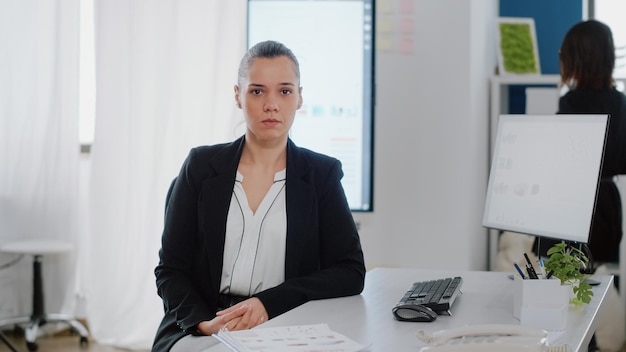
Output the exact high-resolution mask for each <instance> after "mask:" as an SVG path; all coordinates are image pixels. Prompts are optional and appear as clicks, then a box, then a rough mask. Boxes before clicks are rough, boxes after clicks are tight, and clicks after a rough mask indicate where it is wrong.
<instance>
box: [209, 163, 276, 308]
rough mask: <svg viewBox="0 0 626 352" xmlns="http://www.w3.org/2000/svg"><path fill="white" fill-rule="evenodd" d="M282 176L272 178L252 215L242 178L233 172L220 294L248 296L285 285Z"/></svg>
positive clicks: (239, 174)
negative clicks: (234, 177)
mask: <svg viewBox="0 0 626 352" xmlns="http://www.w3.org/2000/svg"><path fill="white" fill-rule="evenodd" d="M286 175H287V172H286V170H285V169H283V170H282V171H279V172H277V173H276V175H274V184H273V185H272V187H270V189H269V191H268V192H267V194H266V195H265V197H264V198H263V200H262V201H261V204H259V207H258V209H257V211H256V213H253V212H252V210H251V209H250V206H249V205H248V199H247V198H246V193H245V192H244V189H243V186H242V181H243V175H242V174H241V173H239V171H237V177H236V179H235V187H234V189H233V196H232V199H231V202H230V208H229V210H228V218H227V220H226V242H225V244H224V265H223V268H222V282H221V287H220V293H223V294H231V295H238V296H251V295H253V294H255V293H258V292H260V291H263V290H265V289H268V288H271V287H274V286H277V285H278V284H280V283H282V282H283V281H285V248H286V238H287V207H286V203H285V178H286Z"/></svg>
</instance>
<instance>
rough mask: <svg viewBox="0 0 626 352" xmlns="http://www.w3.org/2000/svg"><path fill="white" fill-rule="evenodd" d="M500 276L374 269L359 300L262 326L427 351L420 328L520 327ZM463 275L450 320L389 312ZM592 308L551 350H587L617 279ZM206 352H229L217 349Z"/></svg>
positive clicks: (314, 307) (599, 290)
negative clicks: (415, 290)
mask: <svg viewBox="0 0 626 352" xmlns="http://www.w3.org/2000/svg"><path fill="white" fill-rule="evenodd" d="M507 275H508V274H507V273H502V272H474V271H473V272H470V271H467V272H464V271H461V272H459V271H434V270H420V269H389V268H376V269H373V270H371V271H369V272H368V273H367V276H366V280H365V290H364V291H363V293H362V294H361V295H358V296H352V297H344V298H335V299H327V300H320V301H311V302H308V303H306V304H304V305H302V306H300V307H297V308H296V309H293V310H291V311H289V312H287V313H285V314H283V315H280V316H278V317H276V318H274V319H271V320H270V321H268V322H266V323H264V324H262V325H260V327H272V326H286V325H306V324H317V323H327V324H328V325H329V327H330V328H331V329H332V330H334V331H337V332H338V333H341V334H344V335H346V336H348V337H350V338H352V339H353V340H355V341H357V342H359V343H361V344H364V345H369V344H371V346H372V351H373V352H388V351H394V352H403V351H407V352H409V351H410V352H416V351H419V349H420V348H421V347H422V346H424V345H423V344H422V342H421V341H420V340H418V338H417V337H416V336H415V332H416V331H417V330H418V329H427V330H429V331H437V330H440V329H449V328H454V327H459V326H464V325H468V324H492V323H502V324H519V321H518V320H517V319H515V318H514V317H513V280H510V279H509V278H508V277H507ZM451 276H461V277H463V286H462V289H461V291H462V292H463V295H462V296H460V297H459V298H457V301H456V302H455V304H454V306H453V307H452V316H439V317H438V318H437V320H435V321H434V322H432V323H410V322H399V321H397V320H395V319H394V318H393V315H392V313H391V308H392V307H393V306H394V305H395V304H396V303H397V301H398V300H399V299H400V297H401V296H402V294H403V293H404V291H406V290H407V289H408V288H409V287H410V285H411V283H413V282H414V281H422V280H428V279H438V278H442V277H451ZM597 279H599V280H600V281H601V284H600V285H599V286H595V287H594V289H593V291H594V297H593V299H592V301H591V303H590V304H588V305H585V306H584V307H582V308H570V311H569V316H568V321H567V328H566V330H565V331H563V332H550V333H549V338H551V339H552V338H556V340H555V341H550V344H551V345H557V344H563V343H568V344H569V345H570V346H571V347H572V350H573V351H586V349H587V346H588V345H589V341H590V340H591V336H592V335H593V332H594V331H595V328H596V326H597V323H598V321H597V319H596V317H597V315H598V312H599V310H600V309H601V308H602V304H603V302H604V298H605V295H606V293H607V289H608V287H609V284H610V283H612V281H613V276H599V277H597ZM208 351H211V352H218V351H223V352H227V351H230V350H229V349H228V348H227V347H225V346H223V345H221V344H220V345H217V346H214V347H212V348H210V349H209V350H208Z"/></svg>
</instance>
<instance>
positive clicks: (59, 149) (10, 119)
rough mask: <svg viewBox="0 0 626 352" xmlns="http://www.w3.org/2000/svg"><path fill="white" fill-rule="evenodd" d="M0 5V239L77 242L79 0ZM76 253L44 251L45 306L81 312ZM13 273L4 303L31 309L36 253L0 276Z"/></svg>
mask: <svg viewBox="0 0 626 352" xmlns="http://www.w3.org/2000/svg"><path fill="white" fill-rule="evenodd" d="M0 5H1V7H0V43H1V44H0V169H1V170H2V172H0V242H6V241H10V240H15V239H30V238H35V237H42V238H47V239H60V240H63V241H65V242H70V243H71V244H73V245H74V247H75V248H77V247H78V245H77V242H78V219H77V216H76V214H77V199H78V186H77V178H78V156H79V150H78V88H77V87H78V0H57V1H52V0H51V1H39V0H5V1H2V2H1V3H0ZM76 257H77V253H76V251H72V252H68V253H63V254H54V255H47V256H44V257H43V268H44V272H43V278H44V296H45V298H46V301H45V308H46V311H48V312H50V313H52V312H54V313H58V312H63V313H69V314H71V313H74V308H75V303H76V299H75V297H76V296H75V292H74V290H73V288H74V282H75V277H76V274H75V273H76V259H75V258H76ZM1 258H3V259H2V260H0V261H1V262H6V260H8V259H10V258H8V255H7V254H2V255H1ZM10 272H13V273H14V274H15V275H14V277H15V281H9V282H6V283H5V282H3V284H2V285H0V286H3V287H1V288H0V289H1V292H0V299H1V300H2V301H1V302H0V306H2V307H5V308H7V307H10V308H15V309H14V310H13V311H12V312H11V313H15V314H20V315H27V314H30V312H31V297H32V296H31V292H32V281H31V280H32V258H31V257H25V258H23V259H22V260H21V261H20V262H19V263H18V265H17V266H13V267H11V268H9V269H6V270H3V271H2V272H0V275H10ZM7 300H9V301H8V302H7ZM16 301H17V302H16Z"/></svg>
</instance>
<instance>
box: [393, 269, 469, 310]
mask: <svg viewBox="0 0 626 352" xmlns="http://www.w3.org/2000/svg"><path fill="white" fill-rule="evenodd" d="M462 283H463V279H462V278H461V277H460V276H457V277H449V278H445V279H437V280H429V281H419V282H416V283H414V284H413V285H411V288H409V290H408V291H406V293H405V294H404V296H402V298H401V299H400V301H399V302H398V304H396V307H397V306H400V305H406V304H414V305H422V306H426V307H428V308H430V309H432V310H433V311H434V312H436V313H437V314H442V313H444V312H446V313H447V314H450V307H452V304H453V303H454V301H455V300H456V298H457V296H458V295H459V294H460V293H461V284H462Z"/></svg>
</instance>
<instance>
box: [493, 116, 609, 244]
mask: <svg viewBox="0 0 626 352" xmlns="http://www.w3.org/2000/svg"><path fill="white" fill-rule="evenodd" d="M606 121H607V120H606V116H600V117H599V116H586V115H552V116H537V117H532V116H524V117H519V116H507V117H504V118H502V117H501V119H500V121H499V122H498V124H499V126H498V133H497V137H496V141H495V149H494V155H493V160H492V166H491V174H490V179H489V186H488V190H487V200H486V208H485V219H484V223H485V225H487V226H489V227H495V228H499V229H506V230H512V231H518V232H523V233H528V234H534V235H540V236H547V237H554V238H558V239H568V240H573V241H578V242H587V239H588V235H589V230H590V226H591V218H592V216H593V211H594V204H595V197H596V187H597V183H598V179H599V175H600V171H601V162H602V154H603V149H604V136H605V130H606Z"/></svg>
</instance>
